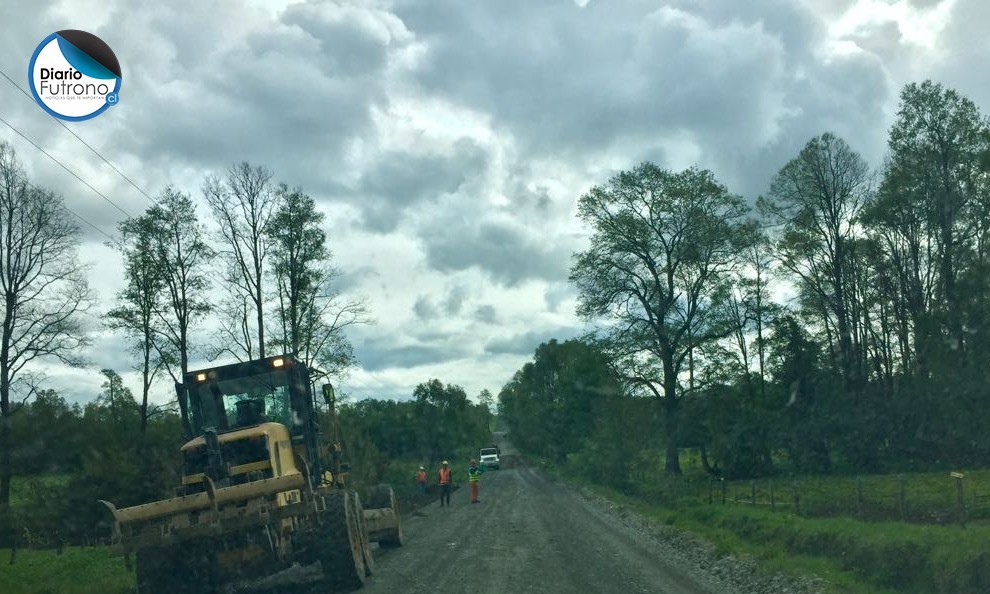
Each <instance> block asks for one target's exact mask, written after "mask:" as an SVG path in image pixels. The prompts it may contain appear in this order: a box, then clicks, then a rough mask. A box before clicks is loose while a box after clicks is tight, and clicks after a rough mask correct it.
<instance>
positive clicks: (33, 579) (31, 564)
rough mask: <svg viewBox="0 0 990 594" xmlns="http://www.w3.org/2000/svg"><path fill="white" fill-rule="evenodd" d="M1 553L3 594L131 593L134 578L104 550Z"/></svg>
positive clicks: (75, 548) (24, 550) (0, 587)
mask: <svg viewBox="0 0 990 594" xmlns="http://www.w3.org/2000/svg"><path fill="white" fill-rule="evenodd" d="M9 562H10V549H0V567H2V569H0V592H3V593H4V594H125V593H129V592H133V590H134V574H133V573H130V572H128V571H127V568H126V567H125V566H124V560H123V559H122V558H121V557H119V556H116V555H113V554H111V553H110V550H109V549H107V548H105V547H96V548H82V547H67V548H65V550H64V551H63V552H62V554H61V555H57V554H56V553H55V551H51V550H28V549H22V550H18V551H17V556H16V558H15V560H14V563H13V565H10V564H9Z"/></svg>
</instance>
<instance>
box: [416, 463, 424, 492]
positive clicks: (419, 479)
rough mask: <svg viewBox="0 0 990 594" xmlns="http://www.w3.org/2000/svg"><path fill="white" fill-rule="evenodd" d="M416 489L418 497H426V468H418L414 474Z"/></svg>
mask: <svg viewBox="0 0 990 594" xmlns="http://www.w3.org/2000/svg"><path fill="white" fill-rule="evenodd" d="M416 487H417V488H418V490H419V494H420V495H426V468H424V467H422V466H420V467H419V472H417V473H416Z"/></svg>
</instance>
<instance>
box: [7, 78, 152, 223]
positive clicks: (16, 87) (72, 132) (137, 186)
mask: <svg viewBox="0 0 990 594" xmlns="http://www.w3.org/2000/svg"><path fill="white" fill-rule="evenodd" d="M0 76H2V77H4V78H5V79H7V82H9V83H10V84H11V85H13V86H14V88H15V89H17V90H18V91H20V92H21V93H22V94H23V95H24V96H25V97H27V98H28V99H30V100H31V102H32V103H33V102H34V97H32V96H31V94H30V93H28V92H27V91H25V90H24V87H22V86H21V85H19V84H17V81H15V80H14V79H12V78H10V76H8V75H7V73H6V72H4V71H3V69H2V68H0ZM49 117H51V118H52V120H53V121H54V122H55V123H56V124H58V125H59V126H62V128H64V129H65V131H66V132H68V133H69V134H71V135H73V136H75V137H76V140H78V141H79V142H81V143H83V145H84V146H85V147H86V148H88V149H89V150H90V151H92V153H93V154H94V155H96V156H97V157H99V158H100V160H101V161H103V162H104V163H106V164H107V166H108V167H110V169H113V170H114V171H115V172H116V173H117V175H119V176H120V177H121V178H123V179H124V181H126V182H127V183H129V184H131V186H133V187H134V189H135V190H137V191H138V192H140V193H141V195H143V196H144V197H145V198H147V199H148V200H150V201H151V203H152V204H156V203H157V202H158V201H157V200H155V199H154V198H152V197H151V196H149V195H148V193H147V192H145V191H144V189H143V188H141V186H139V185H137V184H136V183H134V181H133V180H132V179H131V178H129V177H127V176H126V175H125V174H124V172H123V171H121V170H120V169H118V168H117V166H116V165H114V164H113V163H111V162H110V161H109V160H108V159H107V158H106V157H104V156H103V155H102V154H101V153H100V151H98V150H96V149H95V148H93V147H92V146H91V145H90V144H89V143H88V142H86V141H85V140H83V139H82V137H81V136H79V135H78V134H76V133H75V131H73V130H72V128H70V127H68V126H66V125H65V122H63V121H62V120H60V119H58V118H56V117H55V116H52V115H51V114H49Z"/></svg>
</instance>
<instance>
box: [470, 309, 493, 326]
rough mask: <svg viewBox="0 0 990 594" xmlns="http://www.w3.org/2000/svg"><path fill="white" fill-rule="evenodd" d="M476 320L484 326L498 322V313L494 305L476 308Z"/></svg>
mask: <svg viewBox="0 0 990 594" xmlns="http://www.w3.org/2000/svg"><path fill="white" fill-rule="evenodd" d="M474 320H475V321H476V322H481V323H483V324H494V323H496V322H497V321H498V313H497V312H496V311H495V306H494V305H479V306H478V307H476V308H474Z"/></svg>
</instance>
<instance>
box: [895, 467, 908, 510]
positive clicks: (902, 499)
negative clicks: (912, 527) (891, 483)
mask: <svg viewBox="0 0 990 594" xmlns="http://www.w3.org/2000/svg"><path fill="white" fill-rule="evenodd" d="M897 508H898V510H900V513H901V521H902V522H903V521H904V519H905V518H906V517H907V497H906V494H905V489H904V475H903V474H899V475H897Z"/></svg>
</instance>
